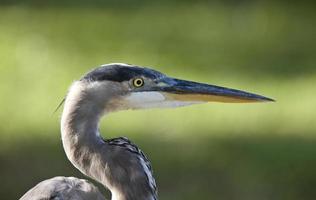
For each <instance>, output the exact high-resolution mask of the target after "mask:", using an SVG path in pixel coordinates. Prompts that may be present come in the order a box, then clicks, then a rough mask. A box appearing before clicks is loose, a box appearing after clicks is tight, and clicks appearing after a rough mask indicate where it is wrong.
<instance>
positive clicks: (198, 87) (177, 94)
mask: <svg viewBox="0 0 316 200" xmlns="http://www.w3.org/2000/svg"><path fill="white" fill-rule="evenodd" d="M155 90H156V91H159V92H162V93H163V94H164V96H165V97H167V98H168V99H170V100H176V101H184V102H188V101H189V102H225V103H248V102H269V101H274V100H273V99H271V98H268V97H264V96H261V95H258V94H253V93H249V92H245V91H242V90H236V89H231V88H226V87H220V86H216V85H208V84H204V83H197V82H192V81H186V80H180V79H174V78H169V77H166V78H164V79H162V80H160V81H159V82H158V83H157V87H156V88H155Z"/></svg>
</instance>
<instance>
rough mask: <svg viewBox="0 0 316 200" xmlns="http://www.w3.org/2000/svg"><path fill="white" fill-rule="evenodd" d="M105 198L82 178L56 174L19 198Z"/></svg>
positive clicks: (80, 199)
mask: <svg viewBox="0 0 316 200" xmlns="http://www.w3.org/2000/svg"><path fill="white" fill-rule="evenodd" d="M43 199H49V200H91V199H96V200H105V198H104V197H103V195H102V194H101V193H100V191H99V190H98V188H97V187H95V186H94V185H93V184H92V183H90V182H89V181H87V180H84V179H78V178H75V177H63V176H57V177H54V178H51V179H47V180H44V181H42V182H40V183H38V184H37V185H36V186H35V187H33V188H32V189H30V190H29V191H28V192H27V193H25V194H24V195H23V196H22V197H21V198H20V200H43Z"/></svg>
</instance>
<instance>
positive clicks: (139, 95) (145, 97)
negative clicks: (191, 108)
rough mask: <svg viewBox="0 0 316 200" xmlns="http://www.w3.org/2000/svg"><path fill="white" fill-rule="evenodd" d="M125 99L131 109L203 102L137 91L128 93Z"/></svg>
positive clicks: (170, 106)
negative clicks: (177, 99)
mask: <svg viewBox="0 0 316 200" xmlns="http://www.w3.org/2000/svg"><path fill="white" fill-rule="evenodd" d="M124 100H125V101H126V104H127V105H126V106H127V107H128V108H131V109H146V108H173V107H180V106H187V105H192V104H198V103H201V102H188V101H186V102H182V101H173V100H170V99H166V97H165V96H164V95H163V94H162V93H160V92H135V93H132V94H130V95H128V96H127V97H126V98H125V99H124Z"/></svg>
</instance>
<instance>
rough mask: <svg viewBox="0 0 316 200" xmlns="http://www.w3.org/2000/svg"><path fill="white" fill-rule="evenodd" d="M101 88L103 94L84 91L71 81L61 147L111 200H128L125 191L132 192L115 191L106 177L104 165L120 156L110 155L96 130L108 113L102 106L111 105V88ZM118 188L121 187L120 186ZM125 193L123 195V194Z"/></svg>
mask: <svg viewBox="0 0 316 200" xmlns="http://www.w3.org/2000/svg"><path fill="white" fill-rule="evenodd" d="M111 86H112V85H111ZM104 87H105V90H106V92H97V93H96V92H91V88H90V89H89V88H88V89H87V88H86V85H84V84H83V83H81V82H75V83H74V84H73V85H72V87H71V88H70V90H69V93H68V95H67V98H66V100H65V105H64V110H63V114H62V119H61V133H62V142H63V147H64V150H65V153H66V155H67V157H68V159H69V160H70V161H71V163H72V164H73V165H74V166H75V167H76V168H78V169H79V170H80V171H81V172H82V173H83V174H85V175H87V176H89V177H91V178H93V179H94V180H96V181H98V182H100V183H102V184H103V185H104V186H105V187H107V188H108V189H109V190H110V191H111V193H112V200H130V199H131V198H128V197H129V196H130V195H129V194H130V193H129V192H131V191H133V190H130V188H122V187H119V188H118V187H117V185H116V184H113V180H111V178H109V177H111V173H112V172H111V170H113V169H109V168H108V163H112V162H113V160H111V159H113V158H114V155H115V156H118V157H119V156H120V155H119V154H117V153H116V154H113V151H112V150H111V149H110V148H108V147H109V146H108V144H107V143H106V142H105V141H104V140H103V139H102V137H101V136H100V134H99V131H98V126H99V120H100V119H101V117H102V116H103V114H104V113H106V112H107V111H108V112H109V109H106V106H108V105H109V104H110V105H111V102H110V101H109V98H110V96H111V89H110V88H107V89H106V86H104V85H103V86H102V88H104ZM112 87H113V86H112ZM112 90H113V89H112ZM89 92H91V93H89ZM95 95H97V96H95ZM100 95H103V96H100ZM116 103H117V102H116ZM109 107H111V108H113V107H115V106H113V105H111V106H109ZM109 107H108V108H109ZM118 157H117V158H116V159H118ZM122 185H123V186H124V184H122ZM124 187H125V186H124ZM125 192H127V193H126V194H125ZM138 197H139V198H138ZM138 197H137V199H139V200H145V199H146V200H147V199H148V200H149V199H154V198H148V194H144V197H142V196H138ZM134 199H135V198H133V200H134Z"/></svg>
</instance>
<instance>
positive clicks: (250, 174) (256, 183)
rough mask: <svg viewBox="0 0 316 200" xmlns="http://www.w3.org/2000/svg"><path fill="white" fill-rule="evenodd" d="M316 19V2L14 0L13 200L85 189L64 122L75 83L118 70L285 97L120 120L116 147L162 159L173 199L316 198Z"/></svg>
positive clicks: (4, 160)
mask: <svg viewBox="0 0 316 200" xmlns="http://www.w3.org/2000/svg"><path fill="white" fill-rule="evenodd" d="M315 19H316V12H315V4H314V3H313V2H309V1H300V2H298V1H295V2H294V1H293V2H291V1H290V2H288V1H282V0H279V1H246V0H244V1H238V3H237V2H236V1H229V0H225V1H212V2H210V1H193V0H186V1H181V2H180V1H157V2H154V3H153V2H149V1H142V0H139V1H127V0H126V1H119V2H118V1H101V0H93V1H83V0H80V1H73V0H71V1H70V0H68V1H50V0H49V1H37V0H28V1H19V0H14V1H8V0H4V1H3V0H2V1H1V2H0V58H1V59H0V99H1V101H0V110H1V112H0V119H1V124H0V177H1V179H2V181H1V187H0V188H1V189H0V196H1V199H17V198H18V197H20V196H21V195H22V194H23V193H25V192H26V191H27V190H28V189H29V188H31V187H32V186H34V185H35V184H36V183H38V182H39V181H41V180H43V179H47V178H50V177H53V176H57V175H64V176H77V177H84V176H83V175H81V174H80V173H79V172H78V171H77V170H76V169H74V167H73V166H72V165H71V164H70V163H69V162H68V161H67V159H66V157H65V155H64V152H63V149H62V146H61V142H60V135H59V124H58V121H59V113H56V114H52V113H53V111H54V109H55V107H56V106H57V105H58V103H59V101H60V100H61V99H62V98H63V95H64V94H65V93H66V91H67V87H68V86H69V85H70V84H71V81H73V80H75V79H78V78H79V77H80V76H81V75H82V74H83V73H85V72H86V71H88V70H90V69H91V68H92V67H95V66H98V65H99V64H102V63H110V62H125V63H133V64H138V65H144V66H152V67H154V68H155V69H157V70H160V71H162V72H164V73H166V74H168V75H170V76H175V77H181V78H184V79H192V80H196V81H204V82H208V83H213V84H218V85H224V86H229V87H234V88H242V89H245V90H249V91H255V92H258V93H262V94H264V95H266V96H269V97H273V98H275V99H277V102H276V103H274V104H252V105H249V104H242V105H241V104H238V105H235V104H234V105H231V104H208V105H199V106H192V107H187V108H181V109H176V110H148V111H127V112H120V113H115V114H113V115H111V116H109V117H107V118H106V119H105V120H104V122H103V123H102V124H103V126H104V127H103V126H102V127H101V130H102V132H103V135H104V137H117V136H122V135H125V136H127V137H129V138H130V139H131V140H133V141H134V142H135V143H136V144H138V145H139V146H140V147H141V148H142V149H143V150H144V152H146V153H147V155H148V156H149V158H150V160H151V161H152V164H153V167H154V170H155V176H156V177H157V183H158V187H159V195H160V199H165V200H167V199H173V200H174V199H182V200H184V199H222V200H226V199H230V200H231V199H244V200H248V199H249V200H252V199H256V200H261V199H262V200H265V199H269V200H277V199H288V200H292V199H293V200H294V199H295V200H296V199H300V200H301V199H313V198H314V197H315V195H316V193H315V190H314V186H315V185H316V174H315V173H316V172H315V168H316V158H315V154H316V148H315V144H316V137H315V132H316V123H315V118H316V114H315V110H316V104H315V99H316V93H315V84H316V74H315V72H316V67H315V63H316V57H315V53H316V38H315V36H316V24H315V23H316V20H315ZM158 116H159V117H158ZM100 188H102V187H101V186H100Z"/></svg>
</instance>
